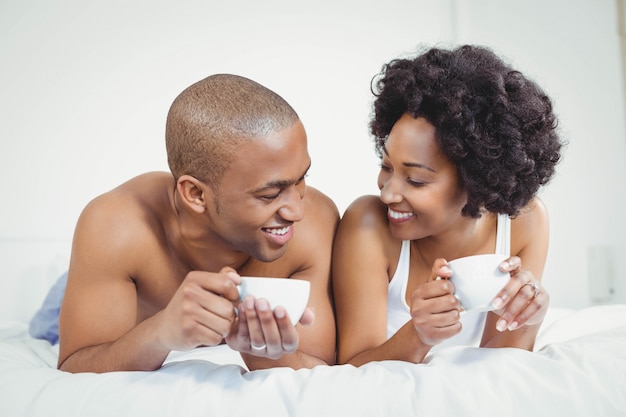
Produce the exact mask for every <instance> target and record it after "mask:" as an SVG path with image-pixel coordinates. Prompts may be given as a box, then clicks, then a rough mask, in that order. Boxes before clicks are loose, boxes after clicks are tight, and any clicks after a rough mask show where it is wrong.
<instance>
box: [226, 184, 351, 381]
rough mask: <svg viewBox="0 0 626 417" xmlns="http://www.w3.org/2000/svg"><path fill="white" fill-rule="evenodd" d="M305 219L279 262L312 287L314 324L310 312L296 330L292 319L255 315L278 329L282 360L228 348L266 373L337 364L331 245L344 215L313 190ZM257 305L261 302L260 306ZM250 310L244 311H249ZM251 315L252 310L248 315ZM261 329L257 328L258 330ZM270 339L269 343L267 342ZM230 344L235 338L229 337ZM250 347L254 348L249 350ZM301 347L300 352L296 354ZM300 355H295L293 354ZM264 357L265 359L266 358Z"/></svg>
mask: <svg viewBox="0 0 626 417" xmlns="http://www.w3.org/2000/svg"><path fill="white" fill-rule="evenodd" d="M305 202H306V215H305V217H304V219H303V220H302V221H301V222H299V223H297V224H296V226H295V227H296V231H295V235H294V239H292V241H291V242H289V247H288V250H287V252H286V254H285V255H284V259H282V258H281V259H280V260H279V262H280V263H281V265H284V264H285V263H286V264H288V265H289V268H290V273H289V274H288V275H289V276H290V278H294V279H303V280H307V281H309V282H310V283H311V294H310V297H309V303H308V306H309V307H310V309H311V310H312V312H313V313H314V322H313V323H312V324H309V323H310V322H311V319H312V317H311V315H310V314H311V311H308V312H306V313H305V316H304V317H303V318H302V319H301V322H300V324H298V325H297V326H296V327H295V329H294V327H293V325H292V324H291V322H290V319H289V318H288V317H283V318H280V319H276V318H275V317H274V315H273V314H272V312H271V311H270V310H261V311H260V310H259V309H258V308H256V309H255V311H254V312H252V314H251V315H252V316H253V317H254V316H255V315H256V316H257V317H258V321H259V322H261V326H263V323H264V322H265V323H266V324H265V327H264V328H266V327H268V324H271V325H273V326H277V329H276V332H277V334H278V335H279V337H278V338H277V339H274V336H271V339H272V340H279V341H282V342H281V343H282V344H283V347H282V348H281V347H280V344H279V346H278V349H280V350H281V352H280V354H281V356H280V357H278V355H275V356H274V358H271V357H268V355H267V354H269V353H271V350H272V347H270V346H269V344H268V348H267V352H261V353H259V352H252V351H251V349H250V348H249V347H248V348H247V349H246V348H241V347H238V346H233V344H232V343H231V342H230V341H229V345H231V347H234V348H235V349H237V350H239V351H240V352H241V353H242V357H243V359H244V361H245V362H246V365H247V366H248V368H249V369H251V370H253V369H264V368H272V367H283V366H284V367H291V368H294V369H298V368H312V367H314V366H316V365H327V364H334V363H335V337H336V334H335V317H334V311H333V305H332V296H331V288H330V268H331V255H332V245H333V240H334V236H335V231H336V229H337V225H338V222H339V213H338V210H337V207H336V206H335V204H334V203H333V202H332V201H331V200H330V199H329V198H328V197H326V196H325V195H324V194H322V193H320V192H319V191H317V190H316V189H314V188H311V187H309V188H308V189H307V193H306V197H305ZM263 272H264V274H265V275H268V276H271V275H272V266H271V264H268V265H267V266H266V268H264V270H263ZM279 276H280V275H279ZM257 303H258V300H257ZM244 308H245V306H244ZM247 310H248V311H250V309H247ZM255 326H258V324H255ZM267 336H268V335H266V337H265V340H266V343H267V341H268V339H269V338H268V337H267ZM229 338H230V336H229ZM248 346H249V344H248ZM296 346H297V348H296ZM294 349H295V351H294ZM264 353H265V355H264Z"/></svg>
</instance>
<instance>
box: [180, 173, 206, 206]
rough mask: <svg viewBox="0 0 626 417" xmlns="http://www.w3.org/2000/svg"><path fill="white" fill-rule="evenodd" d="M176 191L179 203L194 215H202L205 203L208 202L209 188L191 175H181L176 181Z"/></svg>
mask: <svg viewBox="0 0 626 417" xmlns="http://www.w3.org/2000/svg"><path fill="white" fill-rule="evenodd" d="M176 189H177V190H178V194H179V195H180V199H181V202H182V203H183V204H185V205H187V207H189V208H190V209H191V210H193V211H195V212H196V213H199V214H200V213H204V212H205V210H206V203H207V201H209V198H207V197H208V195H207V194H208V193H210V192H211V188H210V187H209V186H208V185H207V184H205V183H203V182H202V181H200V180H198V179H197V178H195V177H192V176H191V175H181V176H180V177H179V178H178V181H176Z"/></svg>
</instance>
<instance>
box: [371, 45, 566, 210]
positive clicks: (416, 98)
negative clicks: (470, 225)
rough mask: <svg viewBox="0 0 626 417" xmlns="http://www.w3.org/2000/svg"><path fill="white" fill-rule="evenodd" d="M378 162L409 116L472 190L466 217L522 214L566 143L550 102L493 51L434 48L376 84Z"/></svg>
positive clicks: (386, 69)
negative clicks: (430, 129)
mask: <svg viewBox="0 0 626 417" xmlns="http://www.w3.org/2000/svg"><path fill="white" fill-rule="evenodd" d="M372 91H373V93H374V95H375V97H376V99H375V101H374V114H373V117H372V120H371V122H370V131H371V133H372V135H373V136H374V139H375V147H376V152H377V153H378V156H382V147H383V145H384V144H385V141H386V140H387V137H388V135H389V132H390V131H391V128H392V126H393V125H394V123H395V122H396V121H397V120H398V119H399V118H400V117H401V116H402V115H403V114H404V113H408V114H410V115H411V116H413V117H424V118H425V119H426V120H428V122H429V123H431V124H432V125H433V126H434V127H435V131H436V137H437V141H438V144H439V146H440V148H441V150H442V152H443V153H444V155H446V157H447V158H449V159H450V160H451V161H452V162H453V163H455V164H456V166H457V168H458V174H459V177H460V180H461V183H462V184H463V185H464V187H465V188H466V190H467V195H468V197H467V199H468V200H467V204H466V205H465V207H464V208H463V210H462V214H463V215H465V216H470V217H480V215H481V211H482V210H487V211H490V212H493V213H506V214H508V215H510V216H515V215H517V214H519V212H520V210H521V209H522V208H523V207H524V206H526V205H527V204H528V203H529V201H530V200H531V199H532V198H533V196H534V195H535V194H536V192H537V191H538V190H539V187H540V186H542V185H544V184H546V183H547V182H548V181H550V179H551V177H552V175H553V174H554V170H555V165H556V164H557V163H558V162H559V160H560V157H561V155H560V151H561V147H562V146H563V143H562V142H561V140H560V139H559V136H558V134H557V131H556V130H557V120H556V116H555V115H554V113H553V111H552V102H551V101H550V98H548V96H547V95H546V94H545V93H544V92H543V91H542V90H541V89H540V88H539V86H537V84H535V83H534V82H533V81H531V80H529V79H527V78H526V77H524V75H522V73H520V72H519V71H516V70H514V69H513V68H511V67H509V66H508V65H506V64H505V63H504V62H503V61H502V60H501V59H500V58H498V57H497V56H496V55H495V54H494V53H493V52H492V51H491V50H489V49H487V48H484V47H478V46H471V45H464V46H460V47H457V48H455V49H452V50H445V49H440V48H432V49H429V50H428V51H426V52H425V53H423V54H420V55H418V56H417V57H415V58H414V59H396V60H393V61H391V62H389V63H388V64H386V65H385V66H383V69H382V72H381V73H380V74H379V77H377V78H376V79H375V81H373V85H372Z"/></svg>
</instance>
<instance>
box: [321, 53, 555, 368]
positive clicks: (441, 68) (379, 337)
mask: <svg viewBox="0 0 626 417" xmlns="http://www.w3.org/2000/svg"><path fill="white" fill-rule="evenodd" d="M375 87H376V89H375V95H376V100H375V102H374V115H373V119H372V121H371V124H370V128H371V132H372V134H373V136H374V137H375V145H376V150H377V153H378V154H379V156H380V157H381V167H380V173H379V176H378V186H379V188H380V198H379V197H376V196H364V197H361V198H359V199H357V200H356V201H354V202H353V203H352V204H351V205H350V206H349V207H348V209H347V210H346V212H345V213H344V216H343V219H342V220H341V223H340V226H339V229H338V234H337V237H336V243H335V249H334V256H333V290H334V296H335V305H336V309H337V321H338V332H339V333H338V336H339V338H338V358H337V359H338V362H339V363H351V364H353V365H356V366H359V365H361V364H364V363H367V362H370V361H379V360H385V359H394V360H404V361H409V362H414V363H419V362H422V361H423V360H424V358H425V357H426V355H427V354H428V352H430V351H431V349H433V348H434V347H435V346H439V347H440V346H444V345H480V346H483V347H517V348H521V349H527V350H532V348H533V345H534V341H535V337H536V334H537V331H538V329H539V326H540V324H541V322H542V320H543V318H544V316H545V314H546V311H547V307H548V302H549V295H548V293H547V292H546V290H545V289H544V288H543V287H542V286H541V285H540V280H541V275H542V271H543V268H544V264H545V260H546V254H547V250H548V215H547V212H546V208H545V206H544V204H543V203H542V202H541V200H539V199H538V198H537V197H536V193H537V191H538V190H539V188H540V186H542V185H544V184H546V183H547V182H548V181H549V180H550V179H551V177H552V175H553V173H554V168H555V165H556V164H557V162H558V161H559V159H560V150H561V146H562V143H561V141H560V140H559V137H558V135H557V132H556V117H555V116H554V114H553V112H552V104H551V101H550V99H549V98H548V97H547V96H546V95H545V94H544V93H543V91H541V89H540V88H539V87H538V86H537V85H536V84H535V83H533V82H532V81H530V80H528V79H527V78H525V77H524V76H523V75H522V74H521V73H520V72H518V71H515V70H514V69H512V68H510V67H509V66H507V65H506V64H505V63H503V62H502V60H500V59H499V58H498V57H497V56H496V55H494V54H493V53H492V52H491V51H490V50H488V49H485V48H482V47H475V46H462V47H459V48H456V49H453V50H444V49H438V48H433V49H430V50H428V51H426V52H425V53H423V54H421V55H419V56H417V57H415V58H414V59H397V60H394V61H392V62H390V63H388V64H387V65H385V66H384V67H383V72H382V73H381V77H380V78H378V81H377V82H376V83H375ZM496 236H498V237H499V242H500V243H498V244H496ZM494 252H495V253H505V254H506V255H507V256H509V258H508V259H507V260H506V261H505V262H503V264H502V265H500V268H501V269H502V270H503V271H505V272H510V276H511V278H510V280H509V281H508V283H507V284H506V285H505V287H504V288H503V289H502V290H501V291H500V292H499V293H498V295H497V296H496V297H495V298H494V300H493V303H492V304H493V307H494V310H493V311H491V312H488V313H487V312H478V313H475V312H466V313H465V314H463V315H461V311H462V310H463V307H462V305H461V304H460V302H459V300H458V299H457V298H456V297H455V296H454V285H453V284H452V282H450V280H448V278H450V277H451V276H452V273H453V272H452V270H451V269H450V268H449V267H448V266H447V261H448V260H453V259H456V258H461V257H465V256H469V255H475V254H483V253H494ZM522 261H523V264H522Z"/></svg>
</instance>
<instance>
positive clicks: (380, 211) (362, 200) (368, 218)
mask: <svg viewBox="0 0 626 417" xmlns="http://www.w3.org/2000/svg"><path fill="white" fill-rule="evenodd" d="M386 213H387V206H386V205H385V204H384V203H383V202H382V201H380V198H378V197H377V196H375V195H364V196H361V197H359V198H357V199H356V200H354V201H353V202H352V203H351V204H350V205H349V206H348V208H347V209H346V211H345V212H344V214H343V217H342V222H344V221H345V222H357V223H359V224H360V225H361V226H367V225H370V226H373V225H380V224H381V223H384V225H385V227H387V215H386Z"/></svg>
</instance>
